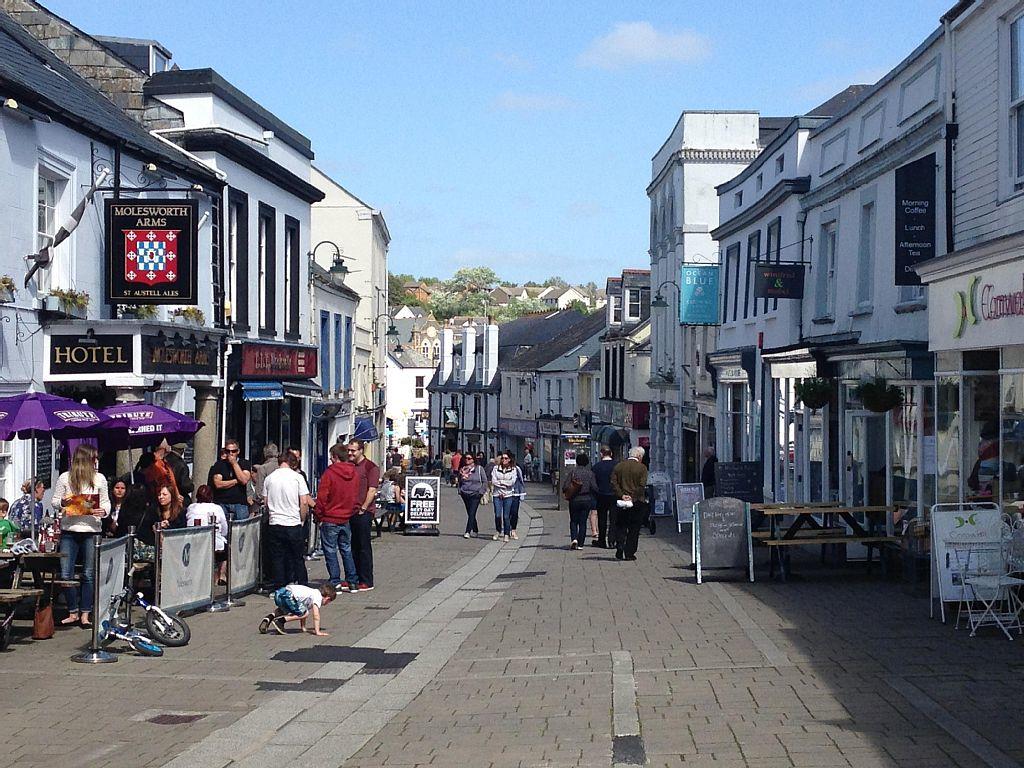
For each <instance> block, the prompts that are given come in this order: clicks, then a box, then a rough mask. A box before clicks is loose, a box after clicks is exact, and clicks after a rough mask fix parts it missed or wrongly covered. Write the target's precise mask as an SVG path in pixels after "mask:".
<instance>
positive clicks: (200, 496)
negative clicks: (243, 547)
mask: <svg viewBox="0 0 1024 768" xmlns="http://www.w3.org/2000/svg"><path fill="white" fill-rule="evenodd" d="M211 523H212V524H215V525H216V526H217V533H216V546H215V548H214V549H215V551H214V554H213V561H214V566H215V567H216V569H217V583H218V584H220V585H222V586H223V585H224V584H227V583H228V582H227V567H228V552H227V543H228V519H227V517H226V516H225V515H224V508H223V507H222V506H221V505H220V504H214V503H213V491H212V490H211V489H210V486H208V485H200V486H199V487H198V488H196V500H195V502H193V503H192V504H189V505H188V509H187V510H185V525H193V524H195V525H210V524H211Z"/></svg>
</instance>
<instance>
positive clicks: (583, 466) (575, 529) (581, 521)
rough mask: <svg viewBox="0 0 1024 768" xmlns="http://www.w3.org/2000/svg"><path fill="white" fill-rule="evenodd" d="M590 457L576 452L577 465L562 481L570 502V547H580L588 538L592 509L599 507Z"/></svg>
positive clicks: (563, 490)
mask: <svg viewBox="0 0 1024 768" xmlns="http://www.w3.org/2000/svg"><path fill="white" fill-rule="evenodd" d="M589 464H590V457H589V456H587V454H585V453H577V454H576V466H575V467H573V468H572V469H570V470H569V471H568V472H567V473H566V475H565V479H564V480H563V481H562V496H563V497H564V498H565V500H566V501H568V502H569V538H570V540H571V542H570V544H569V549H579V548H580V547H581V546H583V543H584V541H586V538H587V520H588V519H589V518H590V510H592V509H595V508H596V507H597V479H596V478H595V477H594V473H593V471H592V470H591V469H590V466H589Z"/></svg>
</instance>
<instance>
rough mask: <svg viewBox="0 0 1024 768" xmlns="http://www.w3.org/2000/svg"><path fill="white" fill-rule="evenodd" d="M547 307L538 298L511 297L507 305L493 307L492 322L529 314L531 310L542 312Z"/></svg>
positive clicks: (506, 320)
mask: <svg viewBox="0 0 1024 768" xmlns="http://www.w3.org/2000/svg"><path fill="white" fill-rule="evenodd" d="M547 308H548V307H547V306H546V305H545V304H544V302H543V301H541V300H540V299H512V300H511V301H509V303H508V306H505V307H495V308H494V310H493V313H492V316H493V318H494V322H496V323H507V322H508V321H509V320H515V319H516V318H517V317H522V316H523V315H529V314H531V313H533V312H543V311H545V310H546V309H547Z"/></svg>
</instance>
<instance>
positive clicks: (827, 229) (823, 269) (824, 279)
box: [816, 219, 837, 319]
mask: <svg viewBox="0 0 1024 768" xmlns="http://www.w3.org/2000/svg"><path fill="white" fill-rule="evenodd" d="M836 225H837V222H836V220H835V219H833V220H832V221H826V222H824V223H823V224H822V225H821V239H820V240H819V241H818V242H819V245H818V265H817V268H818V279H817V312H816V315H817V317H818V318H821V319H825V318H831V317H832V313H833V311H834V306H835V296H836V280H835V278H836Z"/></svg>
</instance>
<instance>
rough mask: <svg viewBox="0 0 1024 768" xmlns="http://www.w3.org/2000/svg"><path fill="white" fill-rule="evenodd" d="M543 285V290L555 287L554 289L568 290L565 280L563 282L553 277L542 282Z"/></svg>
mask: <svg viewBox="0 0 1024 768" xmlns="http://www.w3.org/2000/svg"><path fill="white" fill-rule="evenodd" d="M543 285H544V287H545V288H548V287H550V286H555V287H556V288H568V287H569V284H568V283H567V282H566V281H565V280H563V279H562V278H560V277H555V276H552V277H549V278H548V279H547V280H545V281H544V283H543Z"/></svg>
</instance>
